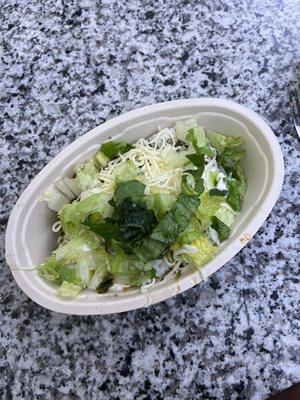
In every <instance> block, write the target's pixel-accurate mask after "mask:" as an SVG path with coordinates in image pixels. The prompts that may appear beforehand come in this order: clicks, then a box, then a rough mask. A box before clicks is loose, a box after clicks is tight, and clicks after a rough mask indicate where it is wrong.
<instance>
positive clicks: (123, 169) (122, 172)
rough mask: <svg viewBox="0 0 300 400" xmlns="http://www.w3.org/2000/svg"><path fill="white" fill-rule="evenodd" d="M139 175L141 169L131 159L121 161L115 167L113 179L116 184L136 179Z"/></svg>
mask: <svg viewBox="0 0 300 400" xmlns="http://www.w3.org/2000/svg"><path fill="white" fill-rule="evenodd" d="M140 176H141V170H140V169H139V168H138V167H137V166H136V165H135V164H134V163H133V162H132V161H131V160H127V161H125V162H123V163H121V164H120V165H118V166H117V167H116V169H115V181H116V183H117V184H119V183H120V182H127V181H132V180H137V178H139V177H140Z"/></svg>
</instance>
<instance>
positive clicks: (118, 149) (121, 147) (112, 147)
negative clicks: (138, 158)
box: [100, 140, 133, 160]
mask: <svg viewBox="0 0 300 400" xmlns="http://www.w3.org/2000/svg"><path fill="white" fill-rule="evenodd" d="M132 148H133V147H132V146H131V144H129V143H127V142H125V141H122V142H116V141H113V140H111V141H108V142H105V143H103V144H102V146H101V147H100V150H101V152H102V153H103V154H104V155H105V156H106V157H108V158H109V159H110V160H112V159H113V158H115V157H117V156H118V155H119V154H123V153H127V151H129V150H131V149H132Z"/></svg>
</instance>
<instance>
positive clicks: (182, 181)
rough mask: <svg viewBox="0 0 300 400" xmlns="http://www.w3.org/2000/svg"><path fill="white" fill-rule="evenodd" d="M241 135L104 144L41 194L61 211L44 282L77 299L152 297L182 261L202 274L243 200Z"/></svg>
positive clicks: (187, 128) (195, 128)
mask: <svg viewBox="0 0 300 400" xmlns="http://www.w3.org/2000/svg"><path fill="white" fill-rule="evenodd" d="M242 143H243V140H242V138H241V137H239V136H225V135H223V134H220V133H215V132H211V131H209V130H207V129H205V128H204V127H201V126H200V125H199V124H198V122H197V119H196V118H192V119H189V120H187V121H178V122H176V124H175V129H174V128H164V129H162V130H160V131H159V132H158V133H157V134H155V135H152V136H151V137H150V138H149V139H140V140H139V141H138V142H137V143H135V144H133V145H130V144H128V143H126V142H124V141H121V142H115V141H108V142H105V143H103V144H102V146H101V147H100V149H99V150H98V152H96V153H95V154H94V155H93V156H92V157H91V158H90V159H89V160H87V161H86V162H85V163H83V164H82V165H80V166H76V167H75V168H74V177H72V178H70V177H62V178H59V179H58V180H57V181H55V182H54V183H53V184H52V185H50V186H49V187H48V188H47V190H46V191H45V192H44V193H43V195H42V200H45V201H46V202H47V204H48V206H49V208H51V209H53V210H54V211H56V212H58V218H59V221H58V222H57V223H56V224H55V225H54V226H53V229H54V231H55V232H57V231H59V235H60V238H59V246H58V247H57V249H56V250H54V251H53V252H52V254H51V255H50V257H49V258H48V259H47V260H46V261H45V262H44V263H42V264H40V265H38V266H37V271H38V273H39V274H40V275H41V276H42V277H43V278H45V279H47V280H49V281H51V282H54V283H55V284H57V285H58V286H59V289H58V294H59V295H60V296H61V297H64V298H74V297H76V296H77V295H78V293H79V292H80V291H81V290H83V289H84V288H87V289H89V290H92V291H94V292H96V293H99V294H102V293H106V292H107V291H115V290H120V288H121V289H122V288H127V287H130V286H138V287H142V289H141V290H148V288H149V286H151V285H152V284H153V283H154V282H155V280H157V279H162V277H163V275H164V274H165V273H166V272H167V271H168V270H169V269H172V268H173V265H174V263H175V265H178V263H180V262H184V263H188V264H192V265H194V266H196V267H198V268H200V267H201V266H202V265H203V264H205V263H206V262H208V261H209V260H210V259H211V258H212V257H213V256H214V255H215V254H216V252H217V251H218V247H219V246H220V245H221V243H222V241H224V240H227V239H228V238H229V236H230V232H231V229H230V227H231V226H232V224H233V222H234V220H235V218H236V215H237V212H238V211H240V209H241V207H242V203H243V199H244V195H245V191H246V177H245V173H244V171H243V168H242V166H241V164H240V161H241V159H242V157H243V156H244V153H245V151H244V150H241V149H240V145H241V144H242Z"/></svg>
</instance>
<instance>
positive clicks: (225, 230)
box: [211, 215, 230, 242]
mask: <svg viewBox="0 0 300 400" xmlns="http://www.w3.org/2000/svg"><path fill="white" fill-rule="evenodd" d="M211 227H212V229H214V230H215V231H216V232H217V233H218V237H219V241H220V242H223V240H226V239H228V238H229V235H230V228H229V227H228V226H227V225H226V224H224V222H222V221H221V220H220V219H219V218H218V217H216V216H215V215H213V216H212V217H211Z"/></svg>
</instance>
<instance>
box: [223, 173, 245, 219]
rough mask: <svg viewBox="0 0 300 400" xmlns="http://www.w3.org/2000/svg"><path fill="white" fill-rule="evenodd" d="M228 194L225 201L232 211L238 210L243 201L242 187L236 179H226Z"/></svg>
mask: <svg viewBox="0 0 300 400" xmlns="http://www.w3.org/2000/svg"><path fill="white" fill-rule="evenodd" d="M228 190H229V192H228V195H227V198H226V201H227V203H228V204H229V205H230V207H231V208H232V209H233V210H234V211H237V212H238V211H240V209H241V208H242V203H243V192H244V189H243V187H242V186H241V185H240V184H239V182H238V181H237V180H236V179H229V180H228Z"/></svg>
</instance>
